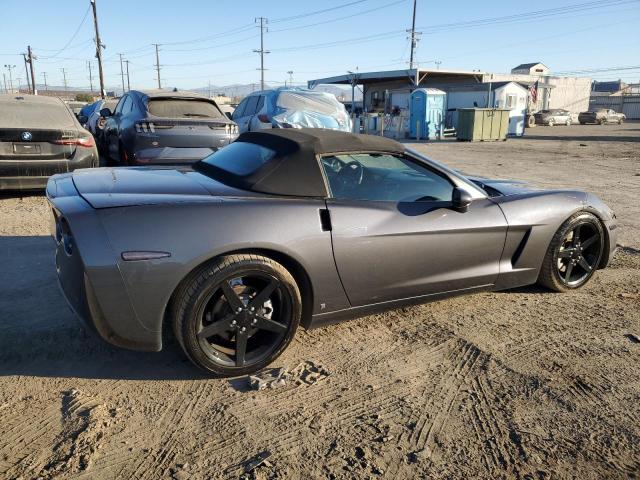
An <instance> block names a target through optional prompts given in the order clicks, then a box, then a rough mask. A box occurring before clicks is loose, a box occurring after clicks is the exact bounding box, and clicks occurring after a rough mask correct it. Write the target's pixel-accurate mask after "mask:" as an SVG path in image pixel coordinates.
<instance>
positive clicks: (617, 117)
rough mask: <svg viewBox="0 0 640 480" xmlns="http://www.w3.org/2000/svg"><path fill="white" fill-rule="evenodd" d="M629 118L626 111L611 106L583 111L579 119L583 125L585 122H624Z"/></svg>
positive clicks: (601, 123) (620, 123)
mask: <svg viewBox="0 0 640 480" xmlns="http://www.w3.org/2000/svg"><path fill="white" fill-rule="evenodd" d="M626 119H627V116H626V115H625V114H624V113H618V112H616V111H615V110H611V109H610V108H601V109H599V110H590V111H588V112H581V113H580V115H578V121H579V122H580V124H581V125H584V124H585V123H598V124H600V125H604V124H605V123H617V124H618V125H622V123H623V122H624V121H625V120H626Z"/></svg>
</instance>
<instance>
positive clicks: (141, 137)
mask: <svg viewBox="0 0 640 480" xmlns="http://www.w3.org/2000/svg"><path fill="white" fill-rule="evenodd" d="M100 114H101V116H103V117H107V121H106V124H105V127H104V142H105V147H106V150H107V152H106V153H107V156H108V157H110V158H111V159H112V160H115V161H117V162H119V163H120V164H123V165H149V164H171V165H173V164H181V163H193V162H195V161H197V160H200V159H202V158H204V157H206V156H207V155H211V153H213V152H215V151H216V150H217V149H218V148H221V147H224V146H225V145H228V144H229V143H231V142H233V140H235V139H236V137H237V136H238V127H237V125H236V124H235V122H233V121H232V120H230V119H229V118H228V117H227V116H226V115H225V114H224V113H222V111H221V110H220V108H219V107H218V105H217V104H216V102H214V101H213V100H211V99H209V98H207V97H204V96H202V95H199V94H197V93H193V92H178V91H175V90H174V91H163V90H150V91H137V90H131V91H129V92H127V93H125V94H124V95H123V97H122V98H121V99H120V101H119V102H118V105H117V106H116V108H115V110H114V111H113V112H111V110H110V109H108V108H104V109H102V110H101V111H100Z"/></svg>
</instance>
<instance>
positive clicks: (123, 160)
mask: <svg viewBox="0 0 640 480" xmlns="http://www.w3.org/2000/svg"><path fill="white" fill-rule="evenodd" d="M118 163H119V164H120V165H129V154H128V153H127V149H126V148H124V145H123V144H122V142H118Z"/></svg>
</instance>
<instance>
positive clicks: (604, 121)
mask: <svg viewBox="0 0 640 480" xmlns="http://www.w3.org/2000/svg"><path fill="white" fill-rule="evenodd" d="M598 123H599V124H600V125H604V124H605V123H607V120H606V119H604V118H601V119H600V120H598Z"/></svg>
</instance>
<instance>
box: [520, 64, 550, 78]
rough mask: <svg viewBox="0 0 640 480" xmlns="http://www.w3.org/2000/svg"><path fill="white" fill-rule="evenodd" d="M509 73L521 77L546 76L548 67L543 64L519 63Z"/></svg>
mask: <svg viewBox="0 0 640 480" xmlns="http://www.w3.org/2000/svg"><path fill="white" fill-rule="evenodd" d="M511 73H515V74H522V75H548V74H549V67H547V66H546V65H545V64H544V63H540V62H537V63H521V64H520V65H518V66H517V67H514V68H512V69H511Z"/></svg>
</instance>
